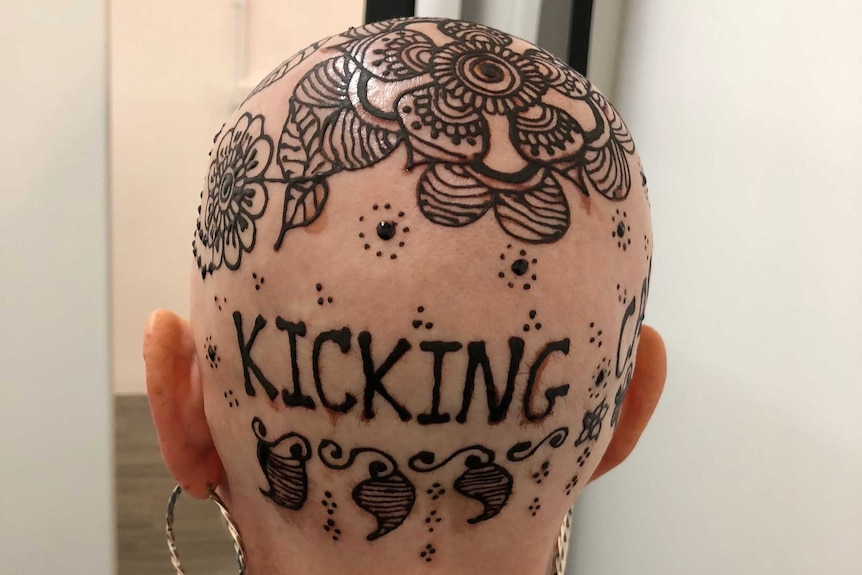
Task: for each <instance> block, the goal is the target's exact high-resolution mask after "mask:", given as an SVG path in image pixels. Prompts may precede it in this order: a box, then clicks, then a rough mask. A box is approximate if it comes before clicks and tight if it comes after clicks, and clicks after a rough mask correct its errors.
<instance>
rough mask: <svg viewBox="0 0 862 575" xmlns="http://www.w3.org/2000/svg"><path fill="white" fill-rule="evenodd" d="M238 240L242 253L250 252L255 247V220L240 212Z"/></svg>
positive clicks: (237, 227)
mask: <svg viewBox="0 0 862 575" xmlns="http://www.w3.org/2000/svg"><path fill="white" fill-rule="evenodd" d="M235 225H236V238H237V240H238V241H239V247H240V251H246V252H250V251H251V249H252V248H253V247H254V238H255V231H256V228H255V225H254V220H253V219H251V218H250V217H248V215H246V214H244V213H243V212H240V213H239V215H237V217H236V223H235Z"/></svg>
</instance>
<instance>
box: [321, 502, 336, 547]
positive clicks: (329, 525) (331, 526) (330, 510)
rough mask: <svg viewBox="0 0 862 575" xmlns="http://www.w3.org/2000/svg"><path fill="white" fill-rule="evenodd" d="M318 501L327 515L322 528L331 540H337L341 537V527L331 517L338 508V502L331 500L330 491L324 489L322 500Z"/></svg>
mask: <svg viewBox="0 0 862 575" xmlns="http://www.w3.org/2000/svg"><path fill="white" fill-rule="evenodd" d="M320 503H321V505H323V507H324V509H326V515H327V518H326V523H324V524H323V530H324V531H326V532H327V533H329V535H330V536H331V537H332V540H333V541H338V540H339V538H341V529H339V527H338V523H337V520H336V518H335V517H333V515H335V510H336V509H338V504H337V503H335V502H334V501H332V492H331V491H325V492H324V493H323V500H322V501H321V502H320Z"/></svg>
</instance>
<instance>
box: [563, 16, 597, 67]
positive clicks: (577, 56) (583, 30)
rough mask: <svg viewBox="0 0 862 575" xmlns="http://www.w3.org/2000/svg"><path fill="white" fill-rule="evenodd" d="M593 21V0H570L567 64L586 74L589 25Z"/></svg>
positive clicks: (588, 50) (588, 53)
mask: <svg viewBox="0 0 862 575" xmlns="http://www.w3.org/2000/svg"><path fill="white" fill-rule="evenodd" d="M592 22H593V0H572V19H571V22H570V24H569V66H571V67H572V68H574V69H575V70H577V71H578V72H579V73H581V74H583V75H584V76H586V75H587V60H588V58H589V55H590V25H591V24H592Z"/></svg>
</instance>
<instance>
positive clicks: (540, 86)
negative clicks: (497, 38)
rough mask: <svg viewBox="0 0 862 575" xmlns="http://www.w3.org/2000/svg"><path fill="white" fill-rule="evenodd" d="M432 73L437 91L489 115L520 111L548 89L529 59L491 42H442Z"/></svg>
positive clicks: (533, 63)
mask: <svg viewBox="0 0 862 575" xmlns="http://www.w3.org/2000/svg"><path fill="white" fill-rule="evenodd" d="M432 76H433V78H434V80H435V83H436V84H437V86H438V87H439V88H440V90H441V91H445V92H446V93H448V94H450V95H451V96H452V97H453V98H455V99H457V100H460V101H461V102H463V104H464V106H465V107H470V108H473V109H475V110H477V111H478V110H484V111H485V112H488V113H489V114H503V113H506V112H512V111H515V110H522V109H524V108H526V107H528V106H530V105H532V104H535V103H536V102H538V101H539V98H540V97H541V96H542V94H544V93H545V91H546V90H547V89H548V86H547V83H546V82H545V79H544V77H543V76H542V71H541V70H540V69H539V66H537V65H536V63H535V62H534V61H533V60H531V59H529V58H524V57H523V56H522V55H521V54H518V53H517V52H515V51H514V50H512V49H510V48H507V47H505V46H502V45H500V44H497V43H491V42H488V43H480V42H450V43H449V44H446V45H445V46H444V47H443V48H442V49H441V50H440V51H439V52H437V53H436V54H435V55H434V60H433V70H432Z"/></svg>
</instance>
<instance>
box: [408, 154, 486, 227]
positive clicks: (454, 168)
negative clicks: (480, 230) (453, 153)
mask: <svg viewBox="0 0 862 575" xmlns="http://www.w3.org/2000/svg"><path fill="white" fill-rule="evenodd" d="M418 190H419V209H420V210H421V211H422V213H423V214H424V215H425V217H426V218H428V219H429V220H431V221H432V222H434V223H435V224H440V225H443V226H452V227H460V226H466V225H467V224H470V223H473V222H475V221H476V220H478V219H479V218H481V217H482V216H483V215H484V214H485V212H487V211H488V208H489V207H491V204H492V203H493V195H492V194H491V191H490V190H489V189H488V187H487V186H485V185H484V184H482V183H481V182H479V180H477V179H476V177H475V176H474V175H473V174H472V170H471V169H470V168H469V167H468V166H463V165H460V164H434V165H433V166H431V167H430V168H428V169H427V170H425V173H424V174H422V178H420V180H419V184H418Z"/></svg>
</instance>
